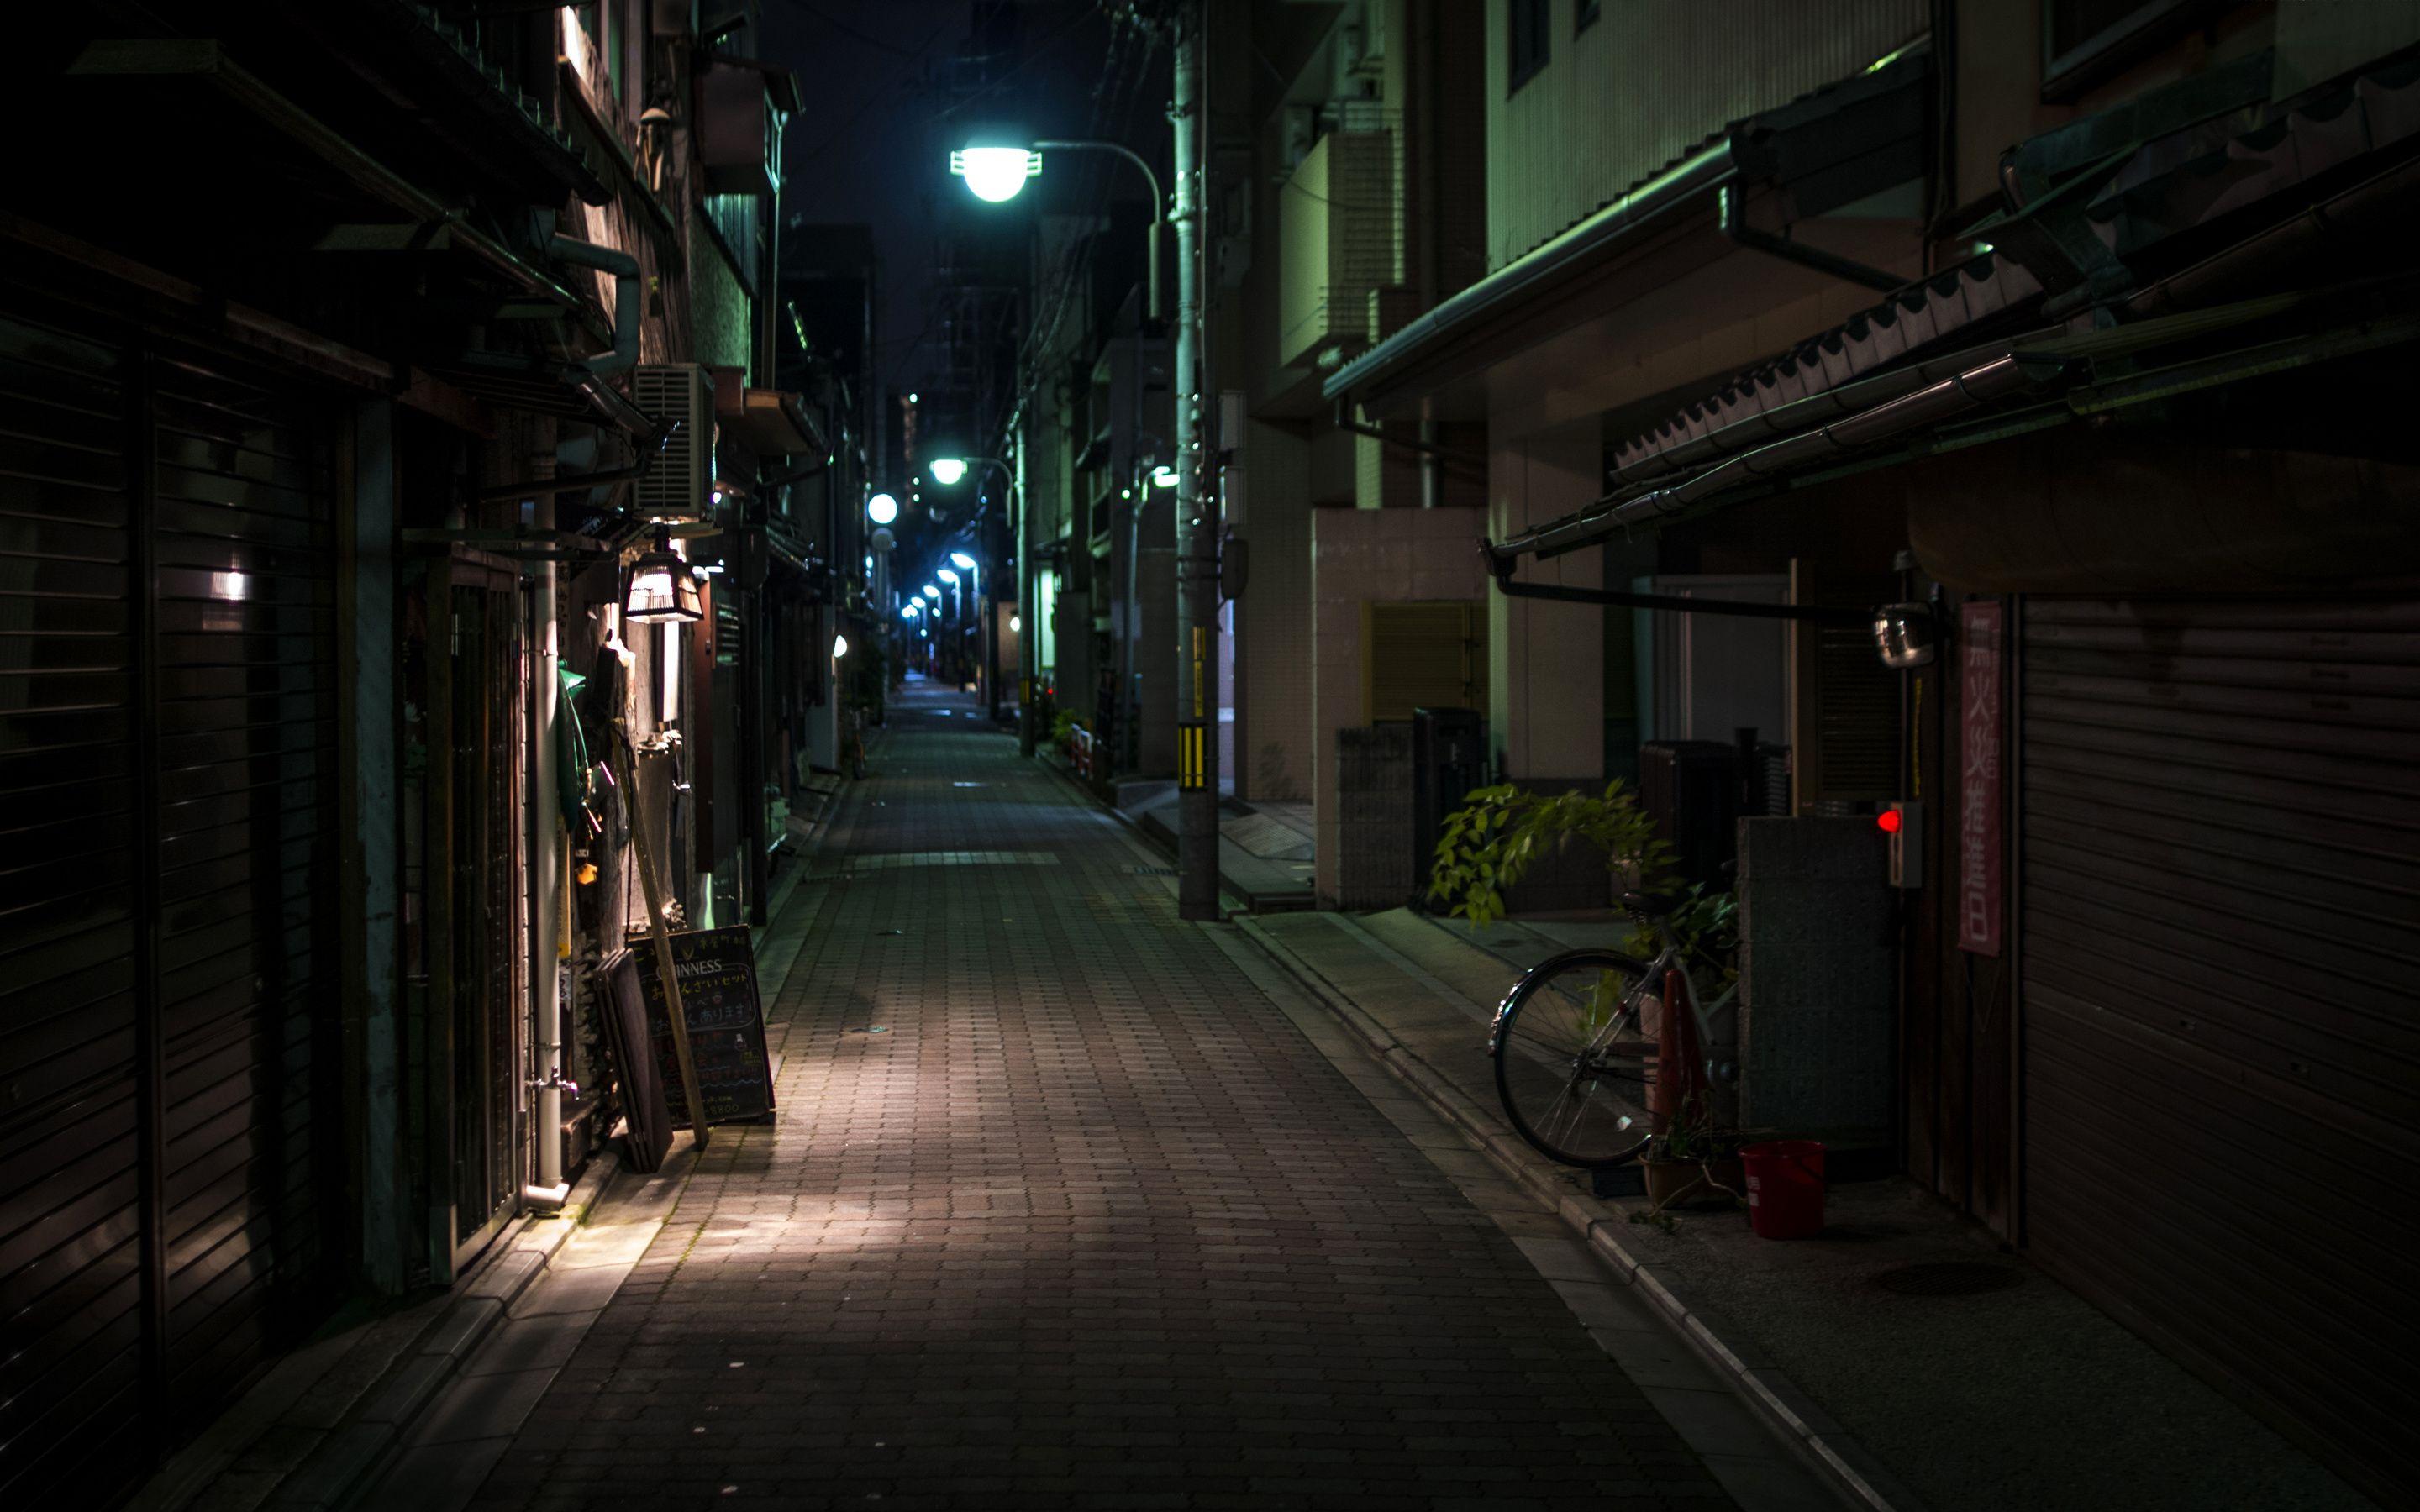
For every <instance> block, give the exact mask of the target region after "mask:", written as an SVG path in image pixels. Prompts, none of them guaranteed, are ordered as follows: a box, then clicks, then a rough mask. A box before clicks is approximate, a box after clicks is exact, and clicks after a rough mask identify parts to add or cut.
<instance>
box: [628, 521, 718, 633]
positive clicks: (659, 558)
mask: <svg viewBox="0 0 2420 1512" xmlns="http://www.w3.org/2000/svg"><path fill="white" fill-rule="evenodd" d="M700 612H701V610H700V609H699V608H698V601H697V579H695V578H694V577H692V576H690V570H689V563H686V562H683V561H682V560H681V559H680V558H678V557H676V556H675V555H673V542H672V536H671V534H670V532H662V533H659V534H658V535H657V536H656V544H655V546H654V547H653V548H650V549H648V550H646V551H644V552H642V553H641V554H640V556H639V560H638V561H637V562H636V563H632V564H631V567H630V592H629V593H628V595H626V596H625V597H624V598H623V600H622V618H624V619H626V620H629V621H632V622H634V623H640V624H644V623H648V622H654V621H661V620H694V619H696V618H698V617H699V614H700Z"/></svg>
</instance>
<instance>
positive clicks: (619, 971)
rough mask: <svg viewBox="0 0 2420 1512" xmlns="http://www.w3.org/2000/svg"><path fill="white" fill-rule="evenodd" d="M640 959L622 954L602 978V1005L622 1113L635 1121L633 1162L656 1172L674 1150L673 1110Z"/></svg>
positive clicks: (609, 963) (635, 1167)
mask: <svg viewBox="0 0 2420 1512" xmlns="http://www.w3.org/2000/svg"><path fill="white" fill-rule="evenodd" d="M639 960H640V957H639V956H638V955H637V954H636V953H634V952H632V951H629V950H616V951H614V952H613V955H612V956H611V957H609V958H607V960H606V961H605V963H604V964H603V965H602V967H601V968H600V969H599V975H600V977H601V978H602V979H603V981H604V984H605V992H604V997H603V1002H602V1004H601V1005H600V1006H601V1007H602V1008H603V1010H604V1012H603V1017H604V1020H605V1039H606V1042H607V1044H608V1045H610V1046H611V1047H612V1049H613V1066H614V1070H615V1072H617V1073H618V1074H619V1075H620V1077H621V1079H622V1114H623V1117H624V1118H626V1119H628V1120H629V1125H630V1127H629V1134H628V1140H629V1161H630V1168H631V1169H632V1170H634V1171H652V1170H656V1169H659V1168H660V1167H661V1166H662V1165H663V1164H664V1156H665V1155H666V1154H667V1153H669V1152H670V1151H671V1149H672V1146H673V1120H672V1110H671V1109H670V1108H669V1107H667V1106H666V1105H665V1103H664V1081H663V1077H662V1075H661V1074H660V1073H659V1072H658V1071H657V1070H656V1067H657V1065H658V1064H659V1057H658V1055H657V1053H656V1045H655V1041H653V1040H652V1039H650V1038H649V1025H648V1013H647V998H646V994H645V992H644V990H643V989H642V988H641V987H640V985H639Z"/></svg>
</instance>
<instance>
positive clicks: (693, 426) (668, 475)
mask: <svg viewBox="0 0 2420 1512" xmlns="http://www.w3.org/2000/svg"><path fill="white" fill-rule="evenodd" d="M713 392H714V391H713V390H712V388H711V387H709V386H708V384H707V383H706V370H705V369H704V368H702V367H700V366H698V365H697V364H696V363H640V364H639V366H638V368H637V370H636V371H635V372H633V373H632V374H631V376H630V402H631V403H632V404H634V405H636V406H637V407H638V409H639V412H640V413H642V414H644V415H645V416H646V417H647V418H648V419H650V420H652V421H654V422H656V424H659V425H661V426H663V427H665V434H664V438H663V450H662V451H661V452H659V453H658V454H657V456H656V460H655V463H654V465H653V466H651V467H650V468H648V469H647V473H646V476H644V477H643V478H641V479H640V480H639V481H638V482H637V483H635V484H633V485H631V501H632V503H633V506H634V507H635V508H636V509H637V510H638V512H639V513H640V514H641V515H644V516H648V517H658V518H662V517H689V516H696V515H703V514H705V513H706V490H707V488H708V486H709V485H710V484H711V483H712V481H713V458H714V400H713Z"/></svg>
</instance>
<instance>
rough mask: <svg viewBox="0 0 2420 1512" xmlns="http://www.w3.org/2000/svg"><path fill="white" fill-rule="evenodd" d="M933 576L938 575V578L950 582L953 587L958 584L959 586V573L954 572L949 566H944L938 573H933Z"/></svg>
mask: <svg viewBox="0 0 2420 1512" xmlns="http://www.w3.org/2000/svg"><path fill="white" fill-rule="evenodd" d="M933 576H934V577H936V578H939V579H941V581H943V582H945V583H948V584H949V585H950V586H951V587H953V588H955V587H956V586H958V575H957V574H956V573H954V572H952V571H951V570H950V569H949V568H947V567H943V568H942V569H941V570H940V571H939V572H937V573H935V574H933Z"/></svg>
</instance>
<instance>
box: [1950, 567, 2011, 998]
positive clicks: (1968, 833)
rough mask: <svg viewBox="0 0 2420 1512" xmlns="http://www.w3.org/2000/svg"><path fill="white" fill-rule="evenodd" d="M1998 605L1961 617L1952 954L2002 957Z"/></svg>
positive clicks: (1982, 604)
mask: <svg viewBox="0 0 2420 1512" xmlns="http://www.w3.org/2000/svg"><path fill="white" fill-rule="evenodd" d="M2001 616H2002V606H2001V603H2000V601H1999V600H1998V599H1996V598H1970V599H1968V600H1967V601H1966V602H1965V604H1964V605H1963V606H1962V608H1961V609H1960V613H1959V636H1958V677H1959V701H1958V702H1959V708H1960V711H1961V713H1960V729H1959V740H1958V752H1959V758H1958V948H1959V949H1962V950H1971V951H1973V952H1974V953H1975V954H1977V955H1990V956H1996V955H1998V954H1999V953H2000V811H2001V804H2000V748H2001V744H2002V742H2001V728H2000V725H2001V711H2000V703H2001V698H2000V678H2001V659H2000V658H2001V651H2000V627H2001V625H2002V618H2001Z"/></svg>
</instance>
